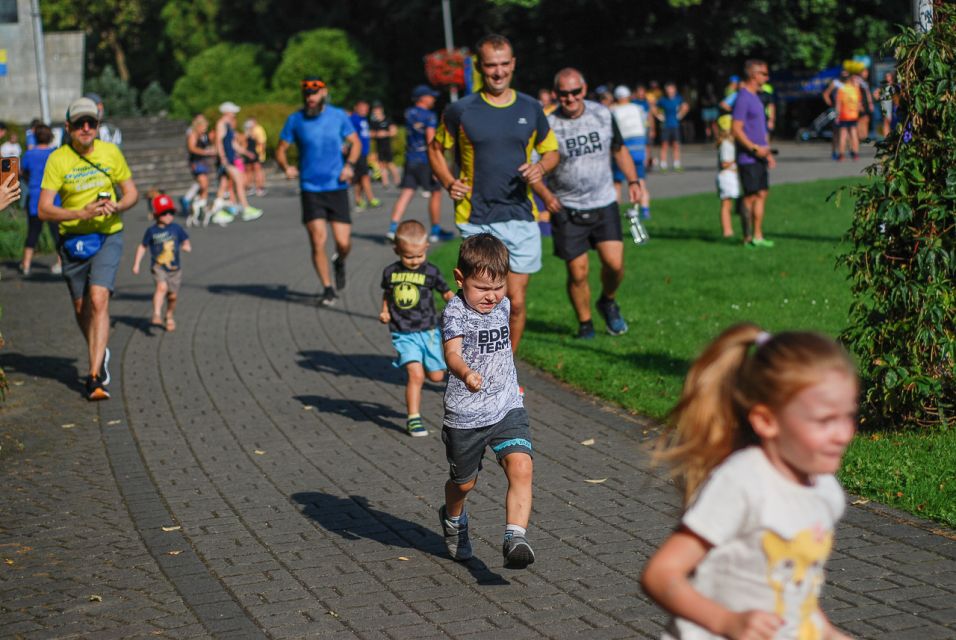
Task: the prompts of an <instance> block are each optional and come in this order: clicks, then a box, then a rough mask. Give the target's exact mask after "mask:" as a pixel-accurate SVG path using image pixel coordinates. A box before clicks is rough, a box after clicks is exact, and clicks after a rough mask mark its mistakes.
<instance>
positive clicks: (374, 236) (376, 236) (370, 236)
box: [352, 231, 392, 247]
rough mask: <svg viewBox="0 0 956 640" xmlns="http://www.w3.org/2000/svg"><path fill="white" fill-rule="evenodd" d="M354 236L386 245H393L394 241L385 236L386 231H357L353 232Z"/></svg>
mask: <svg viewBox="0 0 956 640" xmlns="http://www.w3.org/2000/svg"><path fill="white" fill-rule="evenodd" d="M352 237H353V238H359V239H360V240H368V241H369V242H374V243H375V244H380V245H382V246H383V247H384V246H389V247H391V246H392V241H391V240H389V239H388V238H386V237H385V232H382V233H356V232H355V231H353V232H352Z"/></svg>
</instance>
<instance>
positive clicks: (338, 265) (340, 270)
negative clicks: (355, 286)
mask: <svg viewBox="0 0 956 640" xmlns="http://www.w3.org/2000/svg"><path fill="white" fill-rule="evenodd" d="M332 268H333V269H334V270H335V288H336V289H339V290H342V289H344V288H345V258H340V257H339V255H338V254H335V255H334V256H332Z"/></svg>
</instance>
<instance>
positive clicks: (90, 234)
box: [38, 98, 139, 400]
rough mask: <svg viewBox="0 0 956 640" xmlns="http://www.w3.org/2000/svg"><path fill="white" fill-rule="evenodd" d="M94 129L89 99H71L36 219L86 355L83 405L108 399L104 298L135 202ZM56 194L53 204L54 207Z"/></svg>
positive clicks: (119, 162) (123, 172)
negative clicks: (50, 226) (64, 139)
mask: <svg viewBox="0 0 956 640" xmlns="http://www.w3.org/2000/svg"><path fill="white" fill-rule="evenodd" d="M98 127H99V111H98V109H97V106H96V103H95V102H93V101H92V100H90V99H89V98H79V99H77V100H74V101H73V103H72V104H70V108H69V109H68V110H67V112H66V129H67V131H68V132H69V134H70V143H69V144H68V145H64V146H62V147H60V148H59V149H57V150H56V151H54V152H53V153H51V154H50V157H49V159H48V160H47V163H46V168H45V169H44V172H43V182H42V183H41V185H40V204H39V209H38V215H39V217H40V219H41V220H51V221H54V222H57V223H58V224H59V231H60V244H59V253H60V258H61V259H62V261H63V277H64V279H65V280H66V283H67V286H68V287H69V290H70V297H71V298H72V299H73V310H74V312H75V314H76V322H77V324H78V325H79V326H80V331H82V332H83V337H84V339H85V340H86V344H87V348H88V352H89V358H90V368H89V374H88V376H87V379H86V396H87V398H88V399H90V400H105V399H107V398H109V397H110V394H109V391H108V390H107V386H108V385H109V383H110V372H109V360H110V350H109V348H107V346H106V345H107V341H108V338H109V331H110V316H109V301H110V294H111V293H112V292H113V286H114V283H115V281H116V272H117V270H118V269H119V265H120V259H121V258H122V256H123V218H122V216H121V214H122V213H123V212H124V211H127V210H129V209H131V208H132V207H133V205H135V204H136V201H137V200H138V199H139V192H138V191H137V190H136V184H135V183H134V182H133V175H132V172H130V169H129V165H127V164H126V159H125V158H124V157H123V153H122V151H120V150H119V147H117V146H116V145H115V144H113V143H111V142H105V141H103V140H98V139H97V128H98ZM57 195H59V196H60V198H61V201H62V204H61V205H57V204H56V203H55V198H56V196H57Z"/></svg>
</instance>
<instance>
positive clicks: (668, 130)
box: [654, 82, 690, 171]
mask: <svg viewBox="0 0 956 640" xmlns="http://www.w3.org/2000/svg"><path fill="white" fill-rule="evenodd" d="M689 110H690V107H689V106H687V103H686V102H684V99H683V98H682V97H681V96H680V94H679V93H677V85H676V84H674V83H673V82H668V83H667V84H665V85H664V95H663V96H661V97H660V98H658V100H657V104H656V105H654V117H655V118H657V119H658V120H659V121H660V122H661V138H660V139H661V171H667V152H668V151H669V150H670V149H671V147H672V146H673V148H674V170H675V171H683V167H681V164H680V121H681V120H683V119H684V116H686V115H687V112H688V111H689Z"/></svg>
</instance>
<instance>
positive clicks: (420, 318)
mask: <svg viewBox="0 0 956 640" xmlns="http://www.w3.org/2000/svg"><path fill="white" fill-rule="evenodd" d="M395 253H396V254H398V258H399V259H398V261H397V262H393V263H392V264H390V265H388V266H387V267H385V271H384V272H383V273H382V289H384V290H385V295H384V299H383V300H382V313H380V314H379V316H378V319H379V320H381V321H382V323H383V324H387V325H388V328H389V329H391V331H392V346H394V347H395V351H397V352H398V359H397V360H396V361H395V366H396V367H405V370H406V371H407V372H408V384H407V385H406V386H405V402H406V403H407V404H408V421H407V422H406V423H405V429H406V430H407V431H408V435H410V436H416V437H417V436H427V435H428V430H427V429H425V426H424V425H423V424H422V416H421V404H422V385H423V384H425V378H426V377H427V378H428V379H429V380H431V381H432V382H441V381H442V380H443V379H444V378H445V369H446V367H445V358H444V356H443V355H442V347H441V335H440V334H439V332H438V313H437V312H436V311H435V298H434V295H433V294H432V291H437V292H438V293H439V294H441V296H442V297H443V298H444V299H445V300H448V299H450V298H452V297H453V296H454V295H455V294H453V293H452V292H451V288H450V287H449V286H448V283H447V282H445V279H444V278H443V277H442V275H441V271H439V269H438V267H436V266H435V265H433V264H432V263H430V262H428V256H427V253H428V232H427V231H425V227H424V225H422V223H420V222H418V221H416V220H406V221H405V222H403V223H402V224H401V225H399V227H398V229H397V230H396V233H395Z"/></svg>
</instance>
